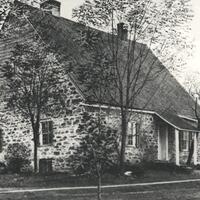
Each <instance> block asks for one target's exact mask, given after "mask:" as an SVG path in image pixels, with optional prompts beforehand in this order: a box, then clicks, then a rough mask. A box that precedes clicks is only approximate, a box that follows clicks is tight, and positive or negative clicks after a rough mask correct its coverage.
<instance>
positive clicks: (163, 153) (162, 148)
mask: <svg viewBox="0 0 200 200" xmlns="http://www.w3.org/2000/svg"><path fill="white" fill-rule="evenodd" d="M158 142H159V145H158V146H159V149H158V151H159V152H158V159H159V160H168V132H167V127H166V126H164V125H162V126H160V129H159V141H158Z"/></svg>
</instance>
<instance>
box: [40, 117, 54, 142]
mask: <svg viewBox="0 0 200 200" xmlns="http://www.w3.org/2000/svg"><path fill="white" fill-rule="evenodd" d="M41 126H42V134H41V135H42V140H41V142H42V145H48V144H52V142H53V122H52V121H44V122H42V123H41Z"/></svg>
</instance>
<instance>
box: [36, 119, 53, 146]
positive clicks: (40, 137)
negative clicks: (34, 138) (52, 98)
mask: <svg viewBox="0 0 200 200" xmlns="http://www.w3.org/2000/svg"><path fill="white" fill-rule="evenodd" d="M44 122H53V120H51V119H47V120H41V121H40V130H39V133H40V134H39V146H52V144H43V133H42V123H44Z"/></svg>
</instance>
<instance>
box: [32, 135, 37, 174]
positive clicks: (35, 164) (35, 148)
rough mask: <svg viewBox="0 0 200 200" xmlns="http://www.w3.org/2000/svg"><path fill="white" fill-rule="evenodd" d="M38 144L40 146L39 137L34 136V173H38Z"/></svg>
mask: <svg viewBox="0 0 200 200" xmlns="http://www.w3.org/2000/svg"><path fill="white" fill-rule="evenodd" d="M37 146H38V142H37V139H36V138H34V159H33V160H34V173H37V172H38V164H37V161H38V157H37Z"/></svg>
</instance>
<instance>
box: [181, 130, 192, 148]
mask: <svg viewBox="0 0 200 200" xmlns="http://www.w3.org/2000/svg"><path fill="white" fill-rule="evenodd" d="M192 140H193V137H192V133H190V132H185V131H180V133H179V146H180V151H188V150H189V148H190V147H191V144H192Z"/></svg>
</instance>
